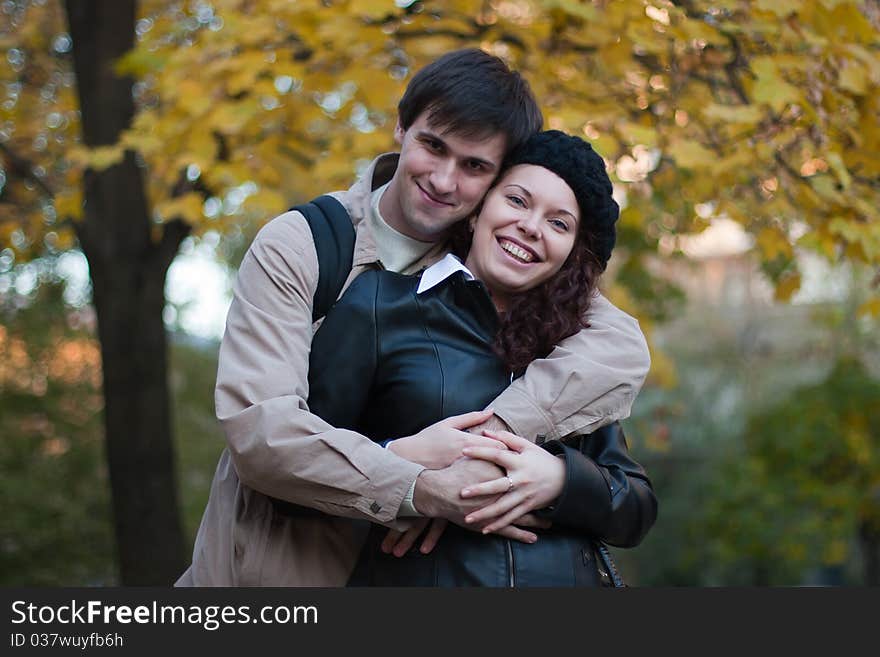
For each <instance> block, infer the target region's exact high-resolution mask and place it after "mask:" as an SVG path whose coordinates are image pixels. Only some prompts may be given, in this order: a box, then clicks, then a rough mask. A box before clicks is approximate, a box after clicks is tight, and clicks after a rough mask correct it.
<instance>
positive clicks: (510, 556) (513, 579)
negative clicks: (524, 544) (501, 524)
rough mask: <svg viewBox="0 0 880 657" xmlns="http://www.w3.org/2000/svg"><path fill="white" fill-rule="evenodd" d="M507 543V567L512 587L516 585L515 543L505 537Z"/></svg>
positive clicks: (509, 583) (509, 584)
mask: <svg viewBox="0 0 880 657" xmlns="http://www.w3.org/2000/svg"><path fill="white" fill-rule="evenodd" d="M505 542H506V543H507V568H508V572H509V573H510V577H509V579H508V582H507V584H508V586H510V588H514V587H516V575H515V574H514V563H513V545H512V544H511V542H510V539H505Z"/></svg>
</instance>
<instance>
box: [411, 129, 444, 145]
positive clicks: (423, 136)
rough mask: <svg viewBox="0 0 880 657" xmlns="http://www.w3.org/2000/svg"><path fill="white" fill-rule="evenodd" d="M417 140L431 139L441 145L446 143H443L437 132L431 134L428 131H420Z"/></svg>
mask: <svg viewBox="0 0 880 657" xmlns="http://www.w3.org/2000/svg"><path fill="white" fill-rule="evenodd" d="M416 138H417V139H431V140H433V141H439V142H440V143H441V144H445V143H446V142H445V141H443V137H441V136H440V135H438V134H437V133H436V132H429V131H427V130H419V131H418V132H417V133H416Z"/></svg>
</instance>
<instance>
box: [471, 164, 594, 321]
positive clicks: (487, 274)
mask: <svg viewBox="0 0 880 657" xmlns="http://www.w3.org/2000/svg"><path fill="white" fill-rule="evenodd" d="M473 221H474V223H473V228H474V238H473V242H472V243H471V250H470V253H469V254H468V258H467V262H466V263H465V264H466V265H467V267H468V269H470V270H471V272H472V273H473V274H474V276H476V277H477V278H478V279H479V280H481V281H483V283H484V284H485V285H486V287H487V288H488V289H489V292H490V293H491V294H492V299H493V301H494V302H495V305H496V307H498V309H499V310H504V309H505V308H506V306H507V303H508V300H509V299H510V296H511V295H514V294H517V293H520V292H525V291H526V290H530V289H531V288H533V287H535V286H537V285H540V284H541V283H543V282H544V281H546V280H547V279H549V278H550V277H552V276H553V275H554V274H556V273H557V272H558V271H559V270H560V268H561V267H562V265H563V263H564V262H565V260H566V258H568V254H569V253H571V249H572V247H573V246H574V243H575V239H576V237H577V230H578V222H579V221H580V210H579V208H578V204H577V200H576V199H575V196H574V192H573V191H572V190H571V187H569V186H568V184H566V182H565V181H564V180H563V179H562V178H560V177H559V176H557V175H556V174H555V173H553V172H552V171H550V170H549V169H545V168H544V167H541V166H537V165H534V164H520V165H517V166H515V167H512V168H511V169H509V170H508V171H507V172H506V173H505V174H504V175H503V176H502V178H501V180H499V181H498V184H497V185H495V187H493V188H492V189H491V190H489V193H488V194H487V195H486V200H485V201H484V202H483V209H482V211H481V212H480V214H479V215H478V216H477V218H476V220H473Z"/></svg>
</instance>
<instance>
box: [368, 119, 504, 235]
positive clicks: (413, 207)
mask: <svg viewBox="0 0 880 657" xmlns="http://www.w3.org/2000/svg"><path fill="white" fill-rule="evenodd" d="M394 137H395V139H396V140H397V142H398V143H399V144H400V162H399V163H398V165H397V171H396V172H395V174H394V178H393V179H392V181H391V185H390V186H389V188H388V190H387V191H386V193H385V194H384V195H383V197H382V201H381V204H380V206H379V208H380V211H381V213H382V217H383V218H384V219H385V221H386V222H388V224H389V225H390V226H391V227H392V228H394V229H395V230H397V231H399V232H401V233H403V234H404V235H408V236H409V237H412V238H414V239H417V240H421V241H423V242H434V241H437V240H439V239H441V238H442V237H443V234H444V233H445V232H446V230H447V229H448V228H449V227H450V226H452V224H454V223H455V222H457V221H460V220H462V219H464V218H466V217H469V216H470V215H471V214H473V212H474V209H475V208H476V206H477V205H478V204H479V202H480V201H481V200H482V198H483V196H484V195H485V194H486V191H487V190H488V189H489V185H491V184H492V181H493V180H494V179H495V176H496V175H497V173H498V169H499V167H500V166H501V161H502V159H503V158H504V153H505V147H506V139H505V137H504V135H502V134H493V135H491V136H489V137H487V138H483V139H473V138H465V137H461V136H459V135H456V134H455V133H454V132H450V131H446V132H444V131H441V130H439V129H437V128H436V127H432V126H430V125H429V124H428V120H427V114H426V113H425V112H422V114H420V115H419V117H418V118H417V119H416V120H415V121H414V122H413V124H412V125H411V126H410V127H409V129H407V130H403V128H401V126H400V124H399V123H398V125H397V127H396V128H395V130H394Z"/></svg>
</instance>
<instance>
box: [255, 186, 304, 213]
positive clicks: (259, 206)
mask: <svg viewBox="0 0 880 657" xmlns="http://www.w3.org/2000/svg"><path fill="white" fill-rule="evenodd" d="M244 205H245V207H246V208H247V209H248V210H255V211H257V212H259V213H261V214H263V215H265V216H268V217H272V216H275V215H278V214H281V213H282V212H284V211H285V210H287V209H288V208H289V207H290V206H291V205H292V204H291V203H289V202H288V200H287V198H286V197H285V196H284V195H282V194H281V193H279V192H277V191H275V190H271V189H265V188H264V189H260V190H259V191H257V192H256V193H254V194H251V195H250V196H248V197H247V199H245V202H244Z"/></svg>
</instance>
